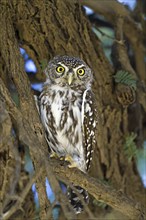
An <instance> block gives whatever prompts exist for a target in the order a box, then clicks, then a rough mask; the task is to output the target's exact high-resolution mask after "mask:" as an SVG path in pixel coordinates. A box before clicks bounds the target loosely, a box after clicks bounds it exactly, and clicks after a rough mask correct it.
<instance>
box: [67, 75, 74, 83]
mask: <svg viewBox="0 0 146 220" xmlns="http://www.w3.org/2000/svg"><path fill="white" fill-rule="evenodd" d="M72 81H73V75H72V74H69V76H68V85H71V84H72Z"/></svg>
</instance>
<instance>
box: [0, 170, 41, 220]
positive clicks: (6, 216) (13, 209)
mask: <svg viewBox="0 0 146 220" xmlns="http://www.w3.org/2000/svg"><path fill="white" fill-rule="evenodd" d="M42 171H43V169H42V168H41V167H40V170H39V172H38V173H36V174H35V175H34V176H33V177H32V179H30V181H29V182H28V183H27V185H26V187H25V188H24V190H23V191H22V193H21V194H20V196H19V197H20V199H18V200H17V202H16V203H15V204H14V205H13V206H12V207H11V208H10V209H9V210H8V211H7V212H6V213H4V214H3V216H2V219H3V220H7V219H9V218H10V217H11V216H12V214H14V213H15V212H16V211H17V210H18V209H20V208H21V205H22V203H23V202H24V200H25V198H26V196H27V194H28V193H29V191H30V189H31V186H32V184H33V183H34V182H35V181H36V179H37V178H38V177H39V175H40V174H41V173H42Z"/></svg>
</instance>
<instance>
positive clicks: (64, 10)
mask: <svg viewBox="0 0 146 220" xmlns="http://www.w3.org/2000/svg"><path fill="white" fill-rule="evenodd" d="M0 8H1V9H0V11H1V12H0V16H1V18H0V30H1V33H0V50H1V52H0V55H1V61H0V62H1V65H0V73H1V85H0V87H1V91H0V93H1V97H2V98H1V99H2V101H3V102H5V103H6V106H5V105H3V104H1V106H4V107H3V108H2V110H1V112H2V114H3V113H4V111H6V115H7V119H8V120H9V123H8V125H9V126H8V127H6V131H8V129H9V133H8V132H7V136H6V134H5V133H4V134H3V135H4V137H5V140H7V137H11V139H10V141H9V143H7V144H6V145H5V140H3V139H2V146H1V145H0V146H1V148H0V155H1V163H2V166H1V170H2V171H1V172H2V174H1V177H2V179H4V177H3V175H5V178H6V179H7V184H6V186H5V188H6V189H5V191H4V194H5V195H3V197H2V199H4V198H5V196H6V193H7V192H8V191H9V190H10V188H11V187H10V184H11V181H12V180H11V179H12V177H13V178H14V177H15V175H14V172H15V169H17V168H18V165H17V162H18V158H19V160H21V170H22V171H19V172H20V175H19V176H20V179H19V181H20V180H21V178H22V176H23V172H24V164H23V156H22V155H23V152H22V150H19V151H18V146H20V145H23V148H24V147H25V146H26V145H27V146H28V147H29V149H30V154H31V159H32V161H33V164H34V169H35V170H36V171H37V172H38V170H39V164H40V163H39V157H38V155H37V154H38V152H37V150H36V149H39V148H40V149H41V151H43V155H45V156H47V154H48V149H47V144H46V142H45V139H44V135H43V128H42V126H41V125H40V121H39V117H38V115H37V110H36V108H35V103H34V100H33V96H32V93H31V89H30V83H29V81H28V79H27V76H26V75H25V72H24V70H23V66H24V64H23V61H22V58H21V55H20V53H19V47H22V48H24V49H25V50H26V51H27V53H28V55H29V56H30V57H31V58H32V59H33V60H34V62H35V64H36V66H37V70H38V71H37V74H36V76H35V77H34V78H35V80H36V82H38V81H44V80H45V75H44V73H43V71H42V69H41V65H42V64H43V63H45V62H46V61H47V62H48V60H49V59H50V58H52V57H54V56H55V55H64V54H66V55H72V56H77V57H80V58H82V59H83V60H85V61H86V62H87V64H88V65H89V66H90V67H91V68H92V69H93V73H94V83H93V89H94V93H95V95H96V100H97V106H98V112H99V116H100V120H101V126H100V128H99V130H98V134H97V136H98V137H97V148H96V149H95V151H94V157H93V164H92V166H91V171H90V175H91V176H93V177H95V178H97V179H100V180H103V181H106V182H107V184H109V185H111V186H112V187H114V188H115V189H116V190H118V191H119V190H120V191H122V192H124V193H125V194H126V195H127V196H128V197H130V198H131V199H133V200H135V201H136V202H137V203H141V204H143V205H144V204H145V190H144V187H143V185H142V182H141V179H140V177H139V174H138V171H137V166H136V160H135V158H132V160H131V161H129V160H128V158H127V157H126V155H125V151H124V147H123V145H124V140H125V137H126V136H127V135H129V134H130V132H131V131H133V132H136V131H137V130H138V131H139V128H140V129H141V130H142V129H143V126H144V125H143V119H142V117H143V116H142V114H143V115H144V112H145V110H146V104H145V103H144V101H143V100H144V99H142V98H141V99H140V100H141V101H140V100H139V97H140V96H141V97H142V96H143V95H140V94H141V93H140V91H139V90H138V91H137V99H136V101H135V103H134V104H132V105H131V106H130V107H122V105H121V104H120V103H119V102H118V101H117V96H116V92H115V84H114V81H113V74H114V73H115V72H114V69H113V67H112V65H111V64H110V63H109V61H108V60H107V58H106V57H105V55H104V53H103V50H102V47H101V43H100V41H99V39H98V38H97V37H96V36H95V35H94V33H93V32H92V30H91V24H90V23H89V21H88V19H87V17H86V16H85V13H84V10H83V8H82V6H81V5H80V2H79V1H78V0H72V1H70V0H66V1H60V0H48V1H45V0H42V1H39V0H33V1H26V0H23V1H19V0H14V1H9V0H4V1H1V3H0ZM10 80H11V81H10ZM30 80H31V79H30ZM33 80H34V79H33ZM140 80H143V79H140ZM2 82H4V83H5V84H3V87H2ZM12 84H13V86H14V87H15V89H16V91H17V94H18V97H19V104H18V106H15V104H14V103H13V102H12V103H11V97H10V95H9V91H11V85H12ZM3 88H5V89H6V88H7V89H6V91H4V90H3ZM1 103H2V102H1ZM137 110H139V113H138V115H137ZM135 115H137V120H136V119H134V118H132V119H131V117H132V116H134V117H135ZM141 116H142V117H141ZM17 118H19V119H20V118H21V120H20V121H17ZM134 120H135V121H134ZM0 123H1V125H3V121H2V120H0ZM136 128H137V129H136ZM3 129H4V128H3ZM12 129H14V131H15V136H13V135H12ZM141 130H140V134H138V132H137V145H138V143H141V142H142V141H143V139H144V137H143V135H142V133H141ZM139 135H140V139H139ZM12 139H14V140H15V142H16V140H17V143H13V142H14V140H12ZM139 140H140V142H138V141H139ZM14 146H15V147H14ZM37 147H38V148H37ZM13 148H16V149H15V151H17V154H18V156H19V157H16V152H15V153H14V152H13V151H12V149H13ZM35 148H36V149H35ZM20 152H21V155H20ZM9 154H11V155H15V157H16V158H15V157H14V158H13V156H12V163H13V167H14V168H13V170H12V171H11V172H9V173H7V175H6V174H4V170H5V169H7V166H8V167H9V168H10V167H12V166H11V165H8V160H11V158H9ZM41 154H42V152H41ZM45 156H44V157H45ZM12 173H13V175H12ZM45 175H46V174H45V173H44V172H43V171H42V172H41V173H40V178H42V179H44V181H45ZM38 179H39V178H38V177H37V178H36V179H35V180H36V182H37V184H38V185H37V189H38V192H39V193H40V194H41V193H44V194H45V183H44V185H43V183H42V182H41V180H38ZM5 181H6V180H5ZM19 181H18V180H17V181H16V182H17V183H16V187H15V190H14V191H15V192H16V193H17V194H18V195H19V194H20V191H21V189H20V188H19V187H18V185H19V184H18V183H19ZM26 182H29V181H28V180H26ZM4 184H5V183H4V180H3V181H2V183H1V186H2V187H3V188H4ZM24 185H25V184H24ZM56 187H57V186H56ZM29 192H30V191H29ZM40 194H39V195H40ZM13 196H14V193H13ZM6 197H7V196H6ZM44 197H45V196H44ZM27 199H28V200H29V201H30V204H31V205H30V206H32V210H33V213H34V204H33V202H32V195H31V193H29V194H28V195H27V196H26V198H25V199H24V201H23V204H24V205H23V206H22V208H23V209H24V212H26V210H27V209H26V207H25V206H26V204H27V201H28V200H27ZM41 199H42V200H41ZM2 201H3V200H2ZM9 201H11V203H12V201H13V199H12V198H11V199H10V198H9ZM15 202H16V200H14V204H15ZM104 202H106V201H104ZM40 204H41V205H42V208H41V212H44V213H45V214H44V216H45V215H46V211H45V210H46V207H48V206H49V202H48V201H47V198H46V197H45V198H42V197H41V196H40ZM30 206H29V207H30ZM10 207H12V205H10ZM10 207H9V208H10ZM90 208H91V211H92V213H93V214H94V216H97V217H99V212H100V213H101V215H102V216H103V214H104V213H106V212H105V210H104V211H103V209H100V210H99V208H97V205H96V204H95V199H94V198H92V199H90ZM7 209H8V206H7ZM4 211H5V212H6V211H7V210H4ZM16 211H17V212H18V210H16ZM109 211H110V209H109ZM1 212H2V209H1ZM17 212H14V214H15V216H17V217H16V219H17V218H19V213H18V214H17ZM41 216H43V214H42V215H41ZM81 216H83V215H81ZM115 216H116V217H117V214H115ZM25 217H26V218H28V217H29V215H27V216H25ZM31 217H32V216H31ZM116 217H115V218H116ZM11 218H12V216H11V217H10V218H9V219H11ZM26 218H25V219H26ZM29 218H30V217H29ZM80 218H81V217H80ZM4 219H5V218H4ZM7 219H8V218H7ZM19 219H20V218H19ZM22 219H23V218H22Z"/></svg>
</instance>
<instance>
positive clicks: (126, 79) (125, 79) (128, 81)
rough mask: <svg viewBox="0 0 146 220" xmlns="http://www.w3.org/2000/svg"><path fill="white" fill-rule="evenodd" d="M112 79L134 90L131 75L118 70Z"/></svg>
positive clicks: (133, 80)
mask: <svg viewBox="0 0 146 220" xmlns="http://www.w3.org/2000/svg"><path fill="white" fill-rule="evenodd" d="M113 77H114V79H115V82H116V83H122V84H125V85H128V86H129V87H131V88H133V89H134V90H136V79H135V78H134V76H133V75H132V74H131V73H129V72H127V71H125V70H119V71H118V72H117V73H116V74H115V75H114V76H113Z"/></svg>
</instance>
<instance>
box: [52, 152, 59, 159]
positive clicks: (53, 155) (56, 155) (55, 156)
mask: <svg viewBox="0 0 146 220" xmlns="http://www.w3.org/2000/svg"><path fill="white" fill-rule="evenodd" d="M50 158H56V159H58V158H59V156H58V154H57V153H56V152H51V154H50Z"/></svg>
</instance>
